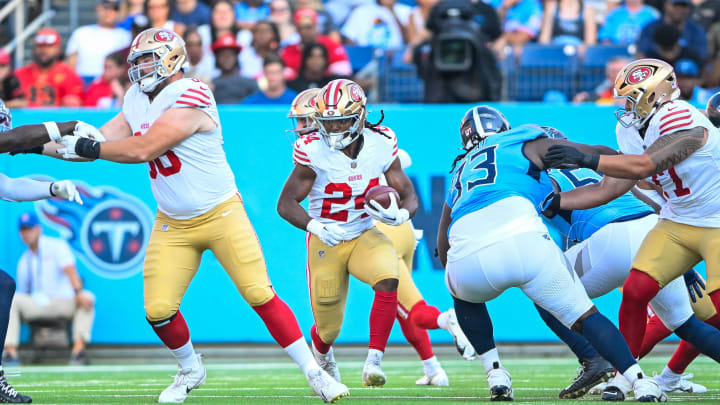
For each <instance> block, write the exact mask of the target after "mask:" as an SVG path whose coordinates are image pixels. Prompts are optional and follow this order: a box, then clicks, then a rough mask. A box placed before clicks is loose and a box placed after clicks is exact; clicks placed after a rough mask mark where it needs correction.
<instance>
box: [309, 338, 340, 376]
mask: <svg viewBox="0 0 720 405" xmlns="http://www.w3.org/2000/svg"><path fill="white" fill-rule="evenodd" d="M311 346H312V353H313V357H315V361H317V364H318V365H319V366H320V368H322V369H323V370H325V372H327V373H328V374H330V377H332V378H334V379H335V381H337V382H341V381H342V380H340V369H339V368H338V366H337V362H335V355H334V354H333V349H332V347H331V348H330V350H329V351H328V352H327V353H325V354H322V353H320V352H319V351H317V349H315V345H311Z"/></svg>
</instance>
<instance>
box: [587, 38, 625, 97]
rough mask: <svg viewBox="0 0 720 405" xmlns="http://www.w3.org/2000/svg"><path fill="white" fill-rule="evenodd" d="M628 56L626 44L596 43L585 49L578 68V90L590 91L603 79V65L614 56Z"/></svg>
mask: <svg viewBox="0 0 720 405" xmlns="http://www.w3.org/2000/svg"><path fill="white" fill-rule="evenodd" d="M616 56H625V57H628V58H629V57H630V52H628V47H627V45H596V46H590V47H588V48H587V49H586V50H585V56H584V57H583V61H582V67H581V69H580V77H579V80H580V83H579V90H580V91H590V90H592V89H594V88H595V87H596V86H597V85H599V84H600V83H602V82H603V80H605V65H606V64H607V62H608V61H609V60H610V59H612V58H614V57H616Z"/></svg>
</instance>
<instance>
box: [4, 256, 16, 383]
mask: <svg viewBox="0 0 720 405" xmlns="http://www.w3.org/2000/svg"><path fill="white" fill-rule="evenodd" d="M13 295H15V280H13V278H12V277H10V275H9V274H7V273H5V272H4V271H2V270H0V353H2V348H3V347H5V336H6V335H7V328H8V322H10V305H11V304H12V299H13ZM0 358H2V356H0ZM0 364H2V363H1V360H0ZM0 370H2V369H1V368H0Z"/></svg>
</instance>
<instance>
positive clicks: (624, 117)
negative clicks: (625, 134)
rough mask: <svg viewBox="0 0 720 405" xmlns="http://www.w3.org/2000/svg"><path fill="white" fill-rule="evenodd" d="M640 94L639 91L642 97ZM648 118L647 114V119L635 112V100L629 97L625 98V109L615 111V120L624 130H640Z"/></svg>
mask: <svg viewBox="0 0 720 405" xmlns="http://www.w3.org/2000/svg"><path fill="white" fill-rule="evenodd" d="M642 93H643V92H642V91H641V93H640V94H641V96H640V97H642ZM649 116H650V115H649V114H648V116H647V117H643V116H641V115H640V113H639V112H638V111H637V100H635V99H634V98H633V97H630V96H628V97H625V107H620V108H618V109H617V110H615V118H617V120H618V122H619V123H620V125H622V126H623V127H625V128H630V127H635V128H638V129H639V128H642V126H643V125H644V124H645V122H646V120H647V118H649Z"/></svg>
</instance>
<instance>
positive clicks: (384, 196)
mask: <svg viewBox="0 0 720 405" xmlns="http://www.w3.org/2000/svg"><path fill="white" fill-rule="evenodd" d="M390 194H395V201H397V202H398V204H399V203H400V194H398V192H397V191H395V189H394V188H392V187H390V186H375V187H373V188H371V189H370V190H368V192H367V193H365V201H370V200H374V201H377V202H378V204H380V205H382V207H383V208H389V207H390Z"/></svg>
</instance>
